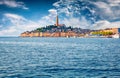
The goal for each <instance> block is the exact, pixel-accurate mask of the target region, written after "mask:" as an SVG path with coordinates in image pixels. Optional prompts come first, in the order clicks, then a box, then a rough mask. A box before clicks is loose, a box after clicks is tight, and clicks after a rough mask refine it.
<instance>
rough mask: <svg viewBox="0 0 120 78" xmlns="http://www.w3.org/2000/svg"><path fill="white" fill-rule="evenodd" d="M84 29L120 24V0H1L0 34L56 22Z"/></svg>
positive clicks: (33, 28)
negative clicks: (57, 19) (56, 19)
mask: <svg viewBox="0 0 120 78" xmlns="http://www.w3.org/2000/svg"><path fill="white" fill-rule="evenodd" d="M57 14H58V15H59V22H60V23H61V24H65V25H66V26H72V27H79V28H83V29H105V28H116V27H120V0H0V36H19V35H20V33H22V32H24V31H32V30H35V29H36V28H39V27H44V26H47V25H53V24H55V18H56V15H57Z"/></svg>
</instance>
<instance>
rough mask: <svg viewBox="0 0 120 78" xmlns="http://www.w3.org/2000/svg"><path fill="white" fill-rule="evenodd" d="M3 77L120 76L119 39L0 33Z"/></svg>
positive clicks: (114, 77) (71, 77)
mask: <svg viewBox="0 0 120 78" xmlns="http://www.w3.org/2000/svg"><path fill="white" fill-rule="evenodd" d="M0 78H120V39H112V38H20V37H16V38H10V37H1V38H0Z"/></svg>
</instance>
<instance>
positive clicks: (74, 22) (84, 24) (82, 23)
mask: <svg viewBox="0 0 120 78" xmlns="http://www.w3.org/2000/svg"><path fill="white" fill-rule="evenodd" d="M62 23H63V24H65V25H66V26H73V27H80V28H83V29H86V28H88V27H89V26H90V23H89V22H88V21H87V20H86V19H85V18H84V17H82V18H81V20H80V19H79V18H75V17H70V18H68V19H67V18H64V19H63V20H62Z"/></svg>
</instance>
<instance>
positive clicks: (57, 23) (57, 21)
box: [56, 15, 59, 26]
mask: <svg viewBox="0 0 120 78" xmlns="http://www.w3.org/2000/svg"><path fill="white" fill-rule="evenodd" d="M56 26H59V18H58V15H57V16H56Z"/></svg>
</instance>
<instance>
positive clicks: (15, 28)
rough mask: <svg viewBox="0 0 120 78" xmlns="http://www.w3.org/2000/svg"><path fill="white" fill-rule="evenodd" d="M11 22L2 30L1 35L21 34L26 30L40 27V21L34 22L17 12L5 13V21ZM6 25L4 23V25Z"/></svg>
mask: <svg viewBox="0 0 120 78" xmlns="http://www.w3.org/2000/svg"><path fill="white" fill-rule="evenodd" d="M6 21H7V23H8V22H9V23H10V24H9V26H7V28H4V29H3V30H1V31H0V36H19V35H20V33H22V32H24V31H29V30H34V29H35V28H38V27H40V26H39V25H40V24H39V23H38V22H34V21H31V20H28V19H26V18H24V17H23V16H20V15H17V14H11V13H6V14H4V22H6ZM3 26H4V25H3Z"/></svg>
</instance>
